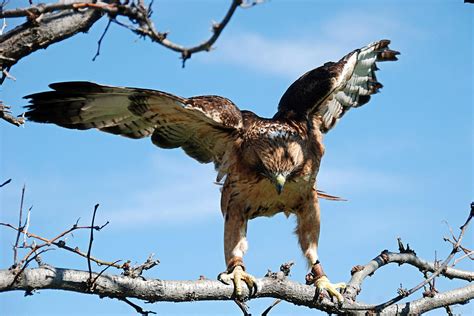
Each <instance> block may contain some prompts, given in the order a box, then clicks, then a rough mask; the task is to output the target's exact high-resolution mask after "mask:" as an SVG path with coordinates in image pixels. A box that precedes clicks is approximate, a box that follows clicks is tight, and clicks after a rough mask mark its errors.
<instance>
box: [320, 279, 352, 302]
mask: <svg viewBox="0 0 474 316" xmlns="http://www.w3.org/2000/svg"><path fill="white" fill-rule="evenodd" d="M314 284H315V285H316V288H317V289H318V291H320V292H321V291H322V290H326V291H327V292H328V293H329V295H330V296H331V297H335V298H336V299H337V301H338V302H339V303H342V302H343V301H344V297H343V296H342V294H341V293H340V292H339V291H338V290H337V289H345V288H346V284H345V283H342V282H341V283H336V284H332V283H331V282H329V279H328V278H327V277H326V276H325V275H323V276H322V277H320V278H319V279H317V280H316V282H315V283H314Z"/></svg>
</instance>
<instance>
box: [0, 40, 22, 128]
mask: <svg viewBox="0 0 474 316" xmlns="http://www.w3.org/2000/svg"><path fill="white" fill-rule="evenodd" d="M0 45H1V44H0ZM2 59H3V58H2V55H1V54H0V65H1V60H2ZM0 69H1V67H0ZM1 82H2V80H0V84H1ZM9 109H10V107H9V106H7V105H4V104H3V103H2V101H0V119H3V120H5V121H7V122H8V123H11V124H13V125H16V126H21V125H23V124H24V123H25V118H24V117H23V116H21V117H13V116H12V115H11V114H10V111H9Z"/></svg>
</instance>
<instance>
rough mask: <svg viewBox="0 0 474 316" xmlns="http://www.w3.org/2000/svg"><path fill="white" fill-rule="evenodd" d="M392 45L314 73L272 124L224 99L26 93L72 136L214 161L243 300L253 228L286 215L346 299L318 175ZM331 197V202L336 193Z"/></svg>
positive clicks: (92, 88) (373, 87)
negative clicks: (122, 140) (328, 136)
mask: <svg viewBox="0 0 474 316" xmlns="http://www.w3.org/2000/svg"><path fill="white" fill-rule="evenodd" d="M389 44H390V41H389V40H380V41H377V42H373V43H371V44H369V45H367V46H365V47H363V48H360V49H356V50H354V51H352V52H351V53H349V54H347V55H346V56H344V57H343V58H342V59H341V60H339V61H338V62H328V63H326V64H324V65H323V66H321V67H319V68H316V69H313V70H311V71H308V72H307V73H305V74H304V75H302V76H301V77H300V78H299V79H298V80H296V81H295V82H294V83H293V84H292V85H291V86H290V87H289V88H288V89H287V90H286V92H285V93H284V94H283V96H282V98H281V100H280V102H279V104H278V111H277V112H276V114H275V115H274V116H273V118H262V117H259V116H258V115H256V114H254V113H252V112H250V111H241V110H239V108H238V107H237V106H236V105H235V104H234V103H232V101H230V100H229V99H227V98H224V97H220V96H215V95H203V96H195V97H190V98H183V97H179V96H176V95H173V94H170V93H166V92H162V91H156V90H149V89H137V88H123V87H113V86H105V85H98V84H95V83H91V82H60V83H54V84H51V85H50V88H51V89H52V91H46V92H41V93H35V94H31V95H28V96H26V97H25V98H28V99H29V100H30V101H29V102H30V103H29V105H27V112H26V117H27V118H28V119H29V120H31V121H35V122H41V123H54V124H57V125H59V126H62V127H65V128H71V129H80V130H83V129H91V128H96V129H98V130H101V131H103V132H107V133H112V134H116V135H121V136H125V137H129V138H143V137H151V141H152V142H153V144H155V145H156V146H158V147H161V148H178V147H181V148H182V149H183V150H184V152H185V153H186V154H188V155H189V156H191V157H192V158H194V159H196V160H197V161H199V162H200V163H210V162H212V163H214V165H215V168H216V171H217V181H218V182H220V181H223V187H222V197H221V210H222V215H223V217H224V227H225V228H224V253H225V261H226V265H227V269H226V271H225V272H223V273H221V274H220V275H219V279H220V280H221V281H223V282H225V283H233V284H234V292H235V295H236V296H237V297H241V295H242V286H243V284H246V285H247V286H248V287H249V289H250V292H252V290H255V291H256V290H257V288H256V279H255V278H254V277H253V276H252V275H250V274H249V273H247V272H246V270H245V267H244V262H243V256H244V253H245V252H246V250H247V239H246V233H247V222H248V221H249V220H250V219H253V218H256V217H259V216H273V215H275V214H277V213H279V212H284V213H285V214H286V215H287V216H289V215H290V214H292V215H294V216H296V220H297V227H296V234H297V236H298V241H299V245H300V246H301V250H302V251H303V253H304V255H305V257H306V258H307V260H308V264H309V266H310V272H309V273H308V275H307V276H306V281H307V283H314V284H315V285H316V287H317V288H318V289H319V290H323V289H324V290H327V291H328V293H329V294H330V295H331V296H335V297H336V298H337V299H338V300H339V301H342V300H343V298H342V295H341V294H340V293H339V291H338V290H337V289H338V288H343V287H344V284H343V283H338V284H332V283H330V282H329V280H328V278H327V277H326V275H325V274H324V272H323V269H322V265H321V262H320V261H319V258H318V253H317V251H318V239H319V231H320V208H319V203H318V196H319V197H325V196H324V194H323V193H321V192H319V191H317V190H316V175H317V174H318V171H319V166H320V162H321V158H322V156H323V154H324V145H323V134H325V133H327V132H328V131H329V130H331V129H332V128H333V127H334V126H335V125H336V123H337V122H338V121H339V119H340V118H341V117H342V116H343V115H344V114H345V113H346V112H347V111H348V110H349V109H351V108H356V107H359V106H362V105H364V104H366V103H367V102H368V101H369V99H370V97H371V95H372V94H375V93H377V92H378V91H379V89H380V88H382V84H380V83H379V82H378V81H377V78H376V76H375V71H376V70H377V69H378V68H377V65H376V62H377V61H380V62H381V61H394V60H397V55H398V54H399V53H398V52H396V51H393V50H390V49H389V47H388V46H389ZM329 198H330V196H329Z"/></svg>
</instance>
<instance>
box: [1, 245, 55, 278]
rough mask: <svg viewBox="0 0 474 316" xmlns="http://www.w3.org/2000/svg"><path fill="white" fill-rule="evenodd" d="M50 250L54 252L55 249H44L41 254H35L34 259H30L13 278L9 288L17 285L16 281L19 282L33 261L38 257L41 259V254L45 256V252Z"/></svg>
mask: <svg viewBox="0 0 474 316" xmlns="http://www.w3.org/2000/svg"><path fill="white" fill-rule="evenodd" d="M50 250H54V249H51V248H49V249H43V250H41V251H40V252H38V253H37V254H35V255H34V257H32V258H30V259H28V260H27V261H26V262H25V263H24V264H23V266H22V267H21V269H20V271H18V272H17V273H16V274H15V277H14V278H13V281H12V283H11V284H10V286H9V287H12V286H13V285H14V284H15V283H16V281H18V278H19V277H20V276H21V274H22V273H23V272H24V271H25V269H26V267H27V266H28V264H29V263H30V262H31V261H33V260H35V259H36V258H37V257H39V255H41V254H43V253H45V252H47V251H50Z"/></svg>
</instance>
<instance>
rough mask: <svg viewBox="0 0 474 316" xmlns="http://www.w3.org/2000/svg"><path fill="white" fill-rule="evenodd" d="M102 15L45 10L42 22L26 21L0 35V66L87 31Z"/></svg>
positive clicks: (14, 62) (6, 66) (86, 12)
mask: <svg viewBox="0 0 474 316" xmlns="http://www.w3.org/2000/svg"><path fill="white" fill-rule="evenodd" d="M101 16H102V13H101V12H100V11H97V10H84V11H73V10H68V11H61V12H58V13H47V14H44V16H43V18H42V19H41V23H37V24H36V25H35V24H34V22H27V23H24V24H22V25H20V26H18V27H16V28H15V29H13V30H11V31H9V32H7V33H5V34H3V35H0V68H1V69H2V70H4V69H8V68H10V67H11V66H13V65H14V64H16V63H17V62H18V61H19V60H20V59H21V58H23V57H25V56H27V55H29V54H31V53H33V52H35V51H37V50H39V49H41V48H47V47H48V46H49V45H51V44H54V43H56V42H59V41H62V40H64V39H66V38H69V37H71V36H73V35H75V34H77V33H79V32H87V31H88V30H89V28H90V27H91V26H92V25H93V24H94V23H95V22H96V21H97V20H98V19H100V17H101Z"/></svg>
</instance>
